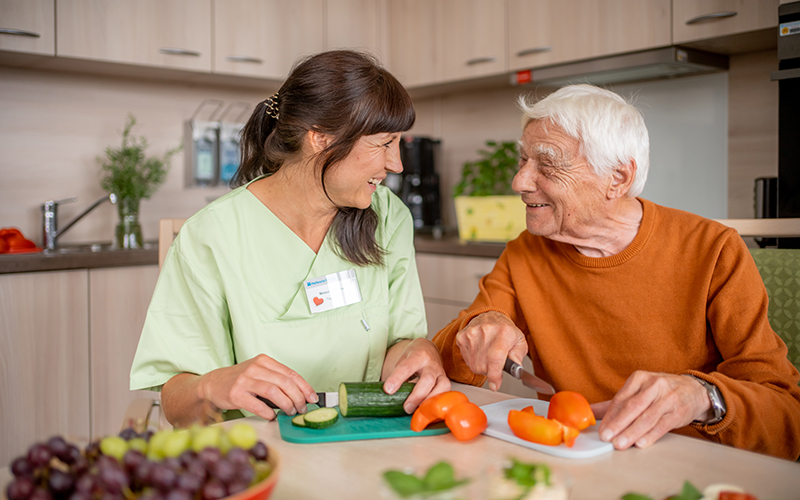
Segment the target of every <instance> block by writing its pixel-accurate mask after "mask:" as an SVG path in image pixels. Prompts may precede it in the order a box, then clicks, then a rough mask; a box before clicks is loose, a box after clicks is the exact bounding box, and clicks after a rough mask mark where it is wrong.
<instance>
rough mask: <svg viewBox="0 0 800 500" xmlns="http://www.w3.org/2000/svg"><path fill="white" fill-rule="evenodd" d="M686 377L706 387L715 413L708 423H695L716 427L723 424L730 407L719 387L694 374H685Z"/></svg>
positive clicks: (698, 421)
mask: <svg viewBox="0 0 800 500" xmlns="http://www.w3.org/2000/svg"><path fill="white" fill-rule="evenodd" d="M684 375H686V376H687V377H692V378H693V379H695V380H697V381H698V382H700V384H701V385H702V386H703V387H705V389H706V392H707V393H708V399H709V401H711V411H712V412H713V413H714V416H713V417H712V418H711V419H710V420H708V421H700V420H695V421H694V422H693V423H696V424H703V425H714V424H718V423H720V422H722V420H723V419H724V418H725V415H726V414H727V413H728V407H727V405H726V404H725V399H724V398H723V397H722V392H720V390H719V387H717V386H716V385H714V384H712V383H711V382H708V381H707V380H703V379H702V378H700V377H696V376H694V375H692V374H689V373H685V374H684Z"/></svg>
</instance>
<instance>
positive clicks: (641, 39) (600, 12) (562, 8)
mask: <svg viewBox="0 0 800 500" xmlns="http://www.w3.org/2000/svg"><path fill="white" fill-rule="evenodd" d="M508 22H509V29H508V32H509V34H508V37H509V42H508V46H509V49H508V51H509V69H511V70H512V71H515V70H520V69H527V68H535V67H539V66H547V65H551V64H557V63H562V62H567V61H576V60H580V59H589V58H593V57H602V56H607V55H613V54H621V53H625V52H634V51H637V50H644V49H650V48H654V47H664V46H668V45H670V43H671V34H670V28H671V25H670V0H508Z"/></svg>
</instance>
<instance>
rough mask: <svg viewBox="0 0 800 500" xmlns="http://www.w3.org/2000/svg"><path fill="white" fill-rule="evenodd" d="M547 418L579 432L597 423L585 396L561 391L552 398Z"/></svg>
mask: <svg viewBox="0 0 800 500" xmlns="http://www.w3.org/2000/svg"><path fill="white" fill-rule="evenodd" d="M547 418H552V419H554V420H558V421H559V422H561V423H562V424H564V425H568V426H570V427H575V428H576V429H578V430H579V431H582V430H583V429H585V428H587V427H589V426H590V425H594V424H596V423H597V421H596V420H595V418H594V412H593V411H592V408H591V407H590V406H589V402H588V401H586V398H585V397H583V395H581V394H580V393H577V392H574V391H560V392H557V393H556V394H554V395H553V397H551V398H550V407H549V408H548V409H547Z"/></svg>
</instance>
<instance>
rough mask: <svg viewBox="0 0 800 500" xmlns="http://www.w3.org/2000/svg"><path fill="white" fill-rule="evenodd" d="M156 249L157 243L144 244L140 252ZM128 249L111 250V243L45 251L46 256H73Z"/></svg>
mask: <svg viewBox="0 0 800 500" xmlns="http://www.w3.org/2000/svg"><path fill="white" fill-rule="evenodd" d="M157 248H158V243H145V244H144V245H143V246H142V248H141V250H154V249H157ZM127 251H129V250H128V249H124V248H113V246H112V244H111V243H93V244H91V245H65V246H63V247H58V248H56V249H55V250H45V252H44V253H46V254H51V255H53V254H73V253H87V252H127Z"/></svg>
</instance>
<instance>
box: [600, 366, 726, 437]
mask: <svg viewBox="0 0 800 500" xmlns="http://www.w3.org/2000/svg"><path fill="white" fill-rule="evenodd" d="M710 408H711V401H709V399H708V392H706V389H705V388H704V387H703V386H702V385H701V384H700V383H699V382H697V381H696V380H694V379H692V378H691V377H685V376H683V375H671V374H668V373H652V372H644V371H637V372H634V373H633V375H631V376H630V377H629V378H628V380H627V381H626V382H625V385H624V386H623V387H622V389H620V390H619V392H618V393H617V394H616V396H614V399H612V400H611V401H604V402H602V403H595V404H593V405H592V410H593V411H594V414H595V417H596V418H597V419H598V420H600V419H602V420H603V421H602V422H601V423H600V427H599V428H598V432H599V434H600V439H602V440H603V441H606V442H613V443H614V448H616V449H618V450H624V449H627V448H629V447H631V446H633V445H636V446H637V447H638V448H646V447H648V446H650V445H651V444H653V443H655V442H656V441H657V440H659V439H660V438H661V436H663V435H664V434H666V433H667V432H669V431H671V430H672V429H677V428H679V427H684V426H686V425H689V424H690V423H691V422H692V421H694V420H700V419H704V418H705V417H706V414H707V413H708V410H709V409H710Z"/></svg>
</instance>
